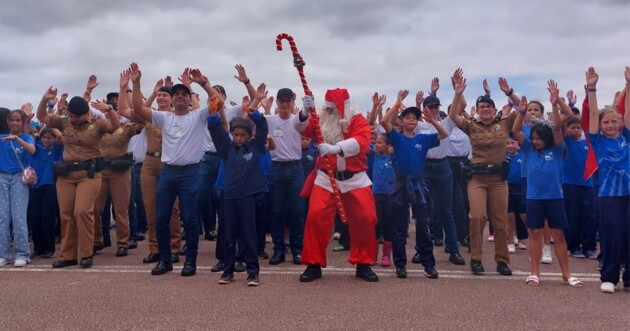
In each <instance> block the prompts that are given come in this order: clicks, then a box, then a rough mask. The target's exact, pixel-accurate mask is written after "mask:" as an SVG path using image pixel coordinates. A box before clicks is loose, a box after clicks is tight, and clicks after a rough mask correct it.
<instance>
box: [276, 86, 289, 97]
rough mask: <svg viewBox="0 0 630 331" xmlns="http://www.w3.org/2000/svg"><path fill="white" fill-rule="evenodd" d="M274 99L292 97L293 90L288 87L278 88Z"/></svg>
mask: <svg viewBox="0 0 630 331" xmlns="http://www.w3.org/2000/svg"><path fill="white" fill-rule="evenodd" d="M276 99H293V91H291V89H290V88H286V87H285V88H281V89H279V90H278V94H277V95H276Z"/></svg>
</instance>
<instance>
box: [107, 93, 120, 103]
mask: <svg viewBox="0 0 630 331" xmlns="http://www.w3.org/2000/svg"><path fill="white" fill-rule="evenodd" d="M113 98H118V92H109V93H107V96H105V99H107V100H109V101H111V100H112V99H113Z"/></svg>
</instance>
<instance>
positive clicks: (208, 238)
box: [203, 231, 217, 241]
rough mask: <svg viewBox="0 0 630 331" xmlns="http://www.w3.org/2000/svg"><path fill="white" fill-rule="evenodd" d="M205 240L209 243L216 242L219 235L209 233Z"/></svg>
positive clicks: (212, 232)
mask: <svg viewBox="0 0 630 331" xmlns="http://www.w3.org/2000/svg"><path fill="white" fill-rule="evenodd" d="M203 238H204V239H205V240H208V241H215V240H217V233H216V232H215V231H208V232H206V234H205V235H204V236H203Z"/></svg>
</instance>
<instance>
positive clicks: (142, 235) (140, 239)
mask: <svg viewBox="0 0 630 331" xmlns="http://www.w3.org/2000/svg"><path fill="white" fill-rule="evenodd" d="M136 239H137V240H138V241H144V239H145V237H144V232H138V234H136Z"/></svg>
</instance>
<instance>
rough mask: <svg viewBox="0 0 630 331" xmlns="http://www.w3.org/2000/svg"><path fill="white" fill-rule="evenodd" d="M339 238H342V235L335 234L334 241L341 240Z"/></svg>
mask: <svg viewBox="0 0 630 331" xmlns="http://www.w3.org/2000/svg"><path fill="white" fill-rule="evenodd" d="M339 238H341V233H339V232H335V233H333V240H339Z"/></svg>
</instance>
